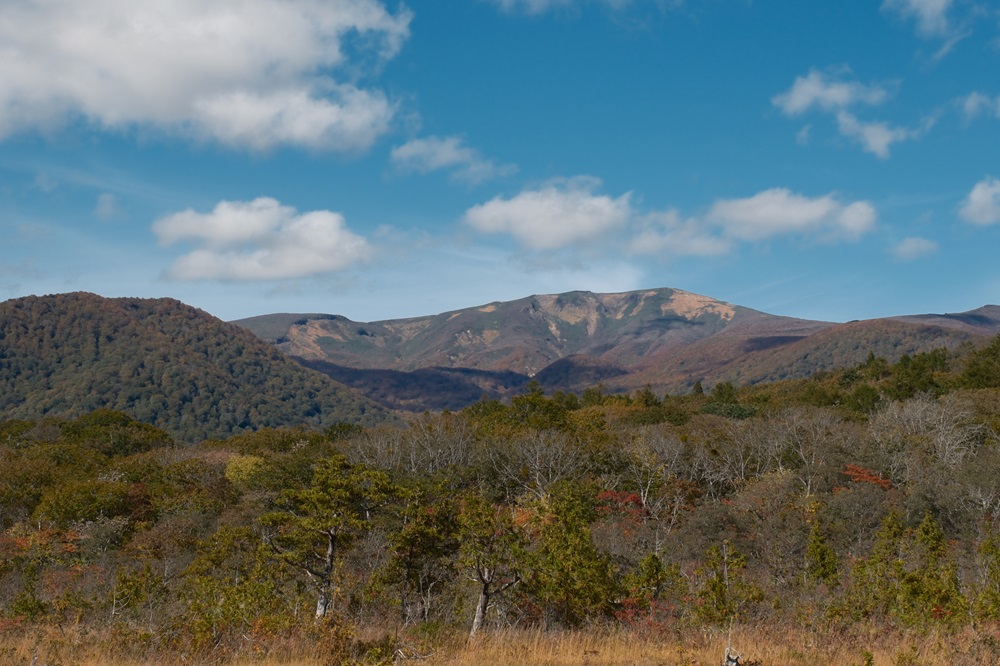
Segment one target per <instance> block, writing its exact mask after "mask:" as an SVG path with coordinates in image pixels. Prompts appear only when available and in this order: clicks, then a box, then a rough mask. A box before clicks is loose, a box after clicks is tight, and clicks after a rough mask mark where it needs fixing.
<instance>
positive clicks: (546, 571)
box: [529, 484, 616, 626]
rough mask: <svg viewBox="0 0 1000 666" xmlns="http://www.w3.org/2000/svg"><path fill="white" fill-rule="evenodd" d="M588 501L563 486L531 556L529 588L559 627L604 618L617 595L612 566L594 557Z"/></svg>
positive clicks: (555, 496)
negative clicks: (593, 617) (599, 615)
mask: <svg viewBox="0 0 1000 666" xmlns="http://www.w3.org/2000/svg"><path fill="white" fill-rule="evenodd" d="M593 514H594V507H593V504H592V500H591V498H589V497H587V496H586V493H585V492H581V491H580V490H578V489H576V488H571V487H568V486H567V485H565V484H564V485H562V486H561V487H559V488H558V489H557V492H554V493H553V495H552V498H551V511H550V512H549V513H548V515H544V516H542V526H541V534H540V538H539V546H538V549H537V550H536V551H534V552H533V553H532V558H531V560H532V571H531V576H530V580H529V587H530V589H531V592H532V593H533V594H534V596H535V598H536V599H537V600H538V601H539V602H540V603H541V605H542V607H543V609H544V611H545V612H546V615H547V616H548V617H550V618H552V619H554V620H555V621H556V622H558V623H559V624H562V625H565V626H577V625H579V624H581V623H582V622H583V621H584V620H585V619H587V618H589V617H591V616H593V615H596V614H601V613H605V612H608V611H609V610H610V607H611V601H612V599H613V598H614V597H615V592H616V576H615V575H614V571H613V568H612V564H611V561H610V560H609V558H607V557H606V556H604V555H602V554H601V553H599V552H598V550H597V547H596V546H595V545H594V541H593V538H592V536H591V531H590V523H591V521H592V519H593V517H594V516H593Z"/></svg>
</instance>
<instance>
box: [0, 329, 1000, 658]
mask: <svg viewBox="0 0 1000 666" xmlns="http://www.w3.org/2000/svg"><path fill="white" fill-rule="evenodd" d="M998 415H1000V338H997V339H996V340H994V341H993V343H992V344H991V345H989V346H987V347H984V348H982V349H979V350H977V351H968V352H964V353H963V354H961V355H956V354H954V353H950V352H947V351H944V350H941V351H936V352H932V353H927V354H919V355H915V356H912V357H911V356H905V357H903V359H902V360H900V361H899V362H898V363H895V364H890V363H888V362H886V361H885V360H884V359H881V358H878V357H876V356H874V355H872V356H870V357H869V358H868V359H867V360H866V361H865V362H863V363H861V364H859V365H857V366H854V367H851V368H847V369H844V370H840V371H836V372H825V373H820V374H817V375H815V376H813V377H811V378H809V379H803V380H794V381H782V382H776V383H771V384H766V385H760V386H757V387H754V388H751V389H747V388H742V389H741V388H737V387H735V386H734V385H732V384H728V383H720V384H717V385H715V386H712V387H705V388H702V387H701V386H698V387H696V390H695V391H694V392H693V393H691V394H689V395H684V396H669V395H662V394H656V393H654V392H653V391H650V390H640V391H636V392H634V393H632V394H630V395H609V394H607V393H605V392H604V391H603V390H602V389H601V388H600V387H592V388H591V389H588V390H587V391H585V392H583V393H582V394H580V395H576V394H568V393H558V394H553V395H546V394H544V393H543V392H542V391H541V389H540V387H539V386H538V385H529V386H528V387H526V388H525V390H524V392H523V393H521V394H520V395H518V396H516V397H514V398H513V399H511V400H509V401H505V402H501V401H493V400H483V401H480V402H478V403H476V404H475V405H473V406H472V407H470V408H468V409H465V410H463V411H461V412H457V413H447V412H446V413H442V414H437V415H434V414H425V415H423V416H421V417H417V418H414V419H413V420H412V421H411V422H410V423H409V424H407V425H405V426H402V427H397V426H389V425H380V426H374V427H362V426H357V425H350V424H336V425H333V426H331V427H328V428H326V429H325V430H320V429H316V428H282V429H263V430H260V431H258V432H255V433H248V434H244V435H239V436H236V437H230V438H227V439H217V440H210V441H205V442H202V443H200V444H198V445H194V446H191V445H186V446H181V445H178V444H176V443H175V442H174V441H173V440H171V438H170V437H169V436H168V435H167V434H166V433H164V432H163V431H160V430H158V429H156V428H153V427H151V426H148V425H144V424H141V423H138V422H136V421H134V420H132V419H131V418H129V417H127V416H124V415H122V414H118V413H115V412H110V411H98V412H94V413H90V414H86V415H84V416H81V417H79V418H76V419H73V420H54V419H30V420H22V421H7V422H4V423H2V424H0V465H2V469H3V470H4V474H3V477H2V479H0V530H2V536H0V557H2V559H0V622H3V623H4V624H3V625H2V626H4V627H5V632H6V633H5V634H4V635H5V636H6V637H7V639H6V640H7V643H6V644H4V645H0V650H4V649H5V650H7V652H6V654H8V655H11V656H16V657H18V658H21V657H23V659H22V661H23V662H25V663H27V661H28V660H29V659H30V657H31V650H32V649H34V655H35V657H36V658H37V657H38V655H42V658H47V659H49V662H48V663H55V661H56V660H58V659H60V658H61V659H63V660H66V659H67V658H68V655H69V654H73V655H75V656H76V658H77V659H82V655H84V654H93V655H98V657H94V659H95V660H97V661H95V663H101V662H100V661H99V655H105V658H106V655H109V654H113V655H118V656H119V657H121V658H124V657H128V658H131V659H136V660H141V661H144V662H146V663H165V662H166V661H168V660H174V662H175V663H181V661H182V659H181V657H180V656H179V655H183V661H184V662H186V663H191V662H199V661H200V662H203V663H220V662H225V661H226V660H229V659H235V658H243V659H265V656H266V655H278V654H284V655H295V657H296V659H299V660H302V661H298V662H295V663H309V664H387V663H393V662H395V661H398V660H402V659H404V658H406V659H409V658H414V657H417V656H421V657H422V658H425V661H427V663H475V661H471V662H453V661H449V659H450V657H448V655H449V654H454V653H457V652H460V651H463V650H471V651H472V653H473V654H475V650H482V649H486V648H484V647H483V646H485V645H489V644H491V643H489V641H491V640H493V637H498V638H497V640H500V641H501V642H507V643H514V644H516V646H520V647H516V649H513V648H512V652H511V653H510V655H509V656H508V657H506V658H505V659H504V660H497V659H495V658H491V661H493V662H494V663H498V664H499V663H511V664H513V663H521V664H523V663H580V659H581V655H582V654H583V648H579V647H574V646H579V645H587V646H589V647H587V648H586V649H587V650H588V654H591V655H592V658H591V659H589V660H587V661H588V663H616V664H617V663H622V664H625V663H628V664H635V663H685V664H695V663H699V664H710V663H711V664H715V663H719V662H720V661H721V646H725V645H726V642H725V641H726V640H727V638H726V637H727V636H728V637H729V639H728V640H730V641H734V644H735V647H736V648H738V649H741V651H743V652H744V653H745V654H746V655H747V658H748V659H756V660H757V661H756V662H755V663H768V664H772V663H773V664H812V663H817V660H818V659H819V660H825V663H842V664H860V663H867V664H878V665H883V664H884V665H886V666H888V665H889V664H957V663H961V664H992V663H994V661H993V660H994V659H995V655H996V646H997V645H998V644H1000V642H998V641H1000V531H998V528H1000V448H998V447H1000V437H998V431H1000V416H998ZM577 630H584V631H583V632H582V633H573V632H574V631H577ZM529 631H530V632H535V633H532V634H530V635H532V636H535V637H536V638H534V639H531V640H533V641H534V643H518V642H517V641H519V640H521V639H519V638H518V636H526V635H528V634H518V633H516V632H529ZM470 634H475V635H477V636H478V637H480V638H481V639H482V640H484V641H487V642H486V643H481V642H472V643H468V644H467V645H466V643H465V638H466V637H468V636H469V635H470ZM549 636H558V637H561V638H559V639H558V640H559V641H561V644H562V645H563V646H564V647H563V648H560V649H563V650H569V652H568V653H566V655H565V659H564V660H563V661H556V660H555V657H554V656H552V655H546V654H541V653H532V652H530V650H534V649H542V648H540V647H538V646H539V645H542V643H543V641H545V640H548V639H547V638H546V637H549ZM602 636H603V637H604V638H603V639H602V638H600V637H602ZM623 636H624V637H626V638H623ZM18 637H22V638H18ZM44 637H49V638H44ZM628 637H631V638H628ZM477 640H478V639H477ZM553 640H555V639H553ZM602 640H603V641H605V642H603V643H602V642H601V641H602ZM19 641H20V642H19ZM32 641H34V643H32ZM574 641H576V642H574ZM588 641H589V642H588ZM615 641H618V642H617V643H615ZM741 643H742V645H741ZM32 645H33V646H34V647H33V648H32V647H31V646H32ZM530 645H534V646H535V647H534V648H531V647H530ZM609 645H628V646H629V647H627V648H621V649H623V650H624V652H622V654H624V655H627V656H626V657H623V658H624V659H627V660H626V661H622V660H621V659H619V657H618V656H616V653H615V651H614V650H612V649H610V648H609V647H608V646H609ZM477 646H479V647H477ZM566 646H568V647H566ZM667 646H672V647H669V648H668V647H667ZM713 646H714V647H713ZM768 646H770V647H768ZM709 648H712V649H715V650H716V652H715V653H714V654H715V657H713V658H708V657H705V656H701V657H697V658H696V657H695V656H693V655H698V654H700V655H705V654H711V653H708V652H706V650H708V649H709ZM748 648H749V649H750V651H749V652H748ZM553 649H555V648H553ZM765 649H766V650H771V651H770V652H768V653H767V655H769V656H767V658H766V660H765V659H762V657H764V656H765V655H764V653H763V651H764V650H765ZM60 650H62V651H60ZM87 650H90V652H87ZM574 650H578V651H577V652H573V651H574ZM753 650H757V651H758V652H757V653H756V654H755V653H754V652H753ZM60 655H61V657H60ZM653 655H659V656H656V657H655V658H654V656H653ZM267 658H270V657H269V656H268V657H267ZM289 658H290V657H289ZM483 658H484V657H483V656H482V653H480V655H479V657H477V658H476V659H478V660H479V662H480V663H482V660H483ZM275 659H277V657H275ZM15 663H16V662H15ZM39 663H41V662H39ZM64 663H66V662H65V661H64ZM267 663H288V662H281V661H268V662H267ZM744 663H751V662H750V661H744Z"/></svg>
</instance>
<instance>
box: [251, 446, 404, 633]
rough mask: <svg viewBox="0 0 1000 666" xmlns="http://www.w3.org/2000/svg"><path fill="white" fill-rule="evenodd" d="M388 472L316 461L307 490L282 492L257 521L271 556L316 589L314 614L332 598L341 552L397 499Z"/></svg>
mask: <svg viewBox="0 0 1000 666" xmlns="http://www.w3.org/2000/svg"><path fill="white" fill-rule="evenodd" d="M399 494H400V489H399V488H398V487H396V486H395V485H394V484H393V483H392V482H391V481H390V480H389V477H388V475H386V474H385V473H384V472H381V471H379V470H375V469H371V468H369V467H367V466H365V465H360V464H358V465H352V464H351V463H349V462H348V461H347V458H346V457H344V456H342V455H339V454H337V455H334V456H331V457H330V458H328V459H326V460H324V461H322V462H320V463H319V464H317V465H316V468H315V470H314V472H313V478H312V483H311V484H310V485H309V487H308V488H302V489H292V490H286V491H284V492H282V493H281V495H279V497H278V500H277V510H276V511H273V512H271V513H268V514H265V515H264V516H262V517H261V519H260V522H261V524H262V525H264V526H265V527H267V528H269V531H268V533H267V534H266V535H265V540H266V542H267V543H268V545H269V546H270V547H271V549H272V551H273V553H274V555H275V557H277V558H278V559H279V560H280V561H282V562H284V563H285V564H287V565H289V566H291V567H293V568H295V569H298V570H300V571H302V572H303V573H305V574H306V576H307V578H308V579H309V582H310V583H311V584H312V586H313V588H314V590H315V592H316V596H317V599H316V618H317V619H319V618H322V617H324V616H325V615H326V614H327V612H328V611H329V609H330V605H331V602H332V600H333V591H334V590H333V584H334V582H335V578H336V575H337V572H338V567H339V564H340V561H341V559H342V557H343V555H344V552H345V551H346V550H347V549H348V548H350V546H351V544H352V543H353V542H354V541H356V540H357V539H358V537H360V536H361V535H362V534H364V533H365V532H366V531H368V530H369V529H370V527H371V519H372V516H373V514H374V513H375V512H376V511H377V510H379V509H381V508H382V507H384V506H386V505H387V504H389V503H390V502H391V501H392V500H393V499H395V498H396V497H398V496H399Z"/></svg>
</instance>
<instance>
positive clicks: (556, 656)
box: [0, 627, 1000, 666]
mask: <svg viewBox="0 0 1000 666" xmlns="http://www.w3.org/2000/svg"><path fill="white" fill-rule="evenodd" d="M382 636H384V634H382ZM357 638H358V639H362V638H364V637H362V636H358V637H357ZM110 641H111V639H110V638H109V637H108V636H97V635H91V634H87V633H85V632H79V631H77V630H74V629H60V628H58V627H44V628H40V629H37V630H34V631H26V630H24V629H19V630H17V631H4V633H3V634H2V635H0V664H3V665H4V666H8V665H9V666H20V665H22V664H23V665H24V666H152V665H154V664H155V665H157V666H160V665H162V666H175V665H177V666H181V665H185V666H186V665H188V664H204V665H206V666H208V665H213V666H251V665H253V666H346V665H347V664H399V663H411V664H428V665H441V666H481V665H484V664H485V665H488V666H525V665H529V664H531V665H534V664H537V665H539V666H580V665H590V666H598V665H601V666H603V665H607V666H715V665H718V664H721V663H722V661H723V656H724V654H725V650H726V647H727V644H728V641H729V638H728V635H727V634H726V633H725V632H703V631H692V632H690V633H688V634H686V635H676V634H675V635H656V634H655V633H654V632H623V631H603V630H600V629H595V630H593V631H587V630H578V631H565V632H560V631H548V632H542V631H535V630H518V631H504V632H496V633H492V634H489V635H483V636H481V637H479V638H477V639H476V640H475V641H472V642H469V641H467V640H464V638H461V637H458V636H451V637H445V638H441V639H438V641H436V645H435V646H434V647H428V646H427V645H422V646H421V645H414V644H408V643H407V642H406V640H405V639H403V640H400V641H398V642H397V643H396V644H395V645H392V644H391V641H381V642H380V641H378V640H375V634H374V633H373V634H372V639H371V640H369V641H367V642H364V641H362V644H363V645H368V646H372V645H380V646H381V647H380V648H371V647H369V649H367V650H366V651H361V652H359V651H358V650H357V649H355V650H354V652H353V654H350V655H346V656H345V651H344V650H337V649H331V648H330V647H329V646H326V645H325V644H324V642H323V641H318V642H316V641H305V640H303V639H298V640H294V641H275V642H273V643H272V644H271V645H269V646H268V648H267V649H263V648H261V647H259V646H258V647H257V648H256V649H254V648H253V647H252V646H249V647H245V648H244V649H243V650H241V651H240V652H239V653H238V654H231V653H230V654H227V653H225V652H224V651H219V650H211V649H209V650H206V651H204V652H202V653H199V654H184V653H180V652H176V653H174V652H170V651H163V650H153V649H151V648H149V649H145V650H143V649H142V648H141V646H138V645H136V644H132V645H121V646H118V647H116V648H115V647H109V645H110ZM732 641H733V647H734V649H735V651H736V652H738V653H740V654H741V655H742V656H743V660H742V663H743V664H747V665H751V664H759V665H761V666H763V665H767V666H800V665H801V666H805V665H817V664H823V665H827V664H835V665H837V666H853V665H857V666H869V665H870V666H946V665H947V666H977V665H980V664H982V665H984V666H985V665H987V664H989V665H993V664H996V663H997V661H998V659H1000V630H998V628H997V627H989V628H981V629H979V630H977V631H973V630H971V629H970V630H966V631H964V632H961V633H958V634H948V635H943V634H935V633H928V634H900V633H897V632H893V631H888V630H887V631H881V630H876V629H874V628H872V629H869V630H857V631H854V632H850V633H844V634H838V635H830V634H826V635H820V634H814V633H809V632H803V631H797V630H793V631H789V630H777V629H769V628H758V629H743V630H739V631H735V632H734V633H733V637H732ZM356 645H357V644H355V647H356ZM386 646H390V647H386ZM396 646H399V647H398V649H394V648H396ZM365 652H366V654H365ZM138 653H144V654H141V655H139V656H136V655H137V654H138ZM130 654H131V656H130Z"/></svg>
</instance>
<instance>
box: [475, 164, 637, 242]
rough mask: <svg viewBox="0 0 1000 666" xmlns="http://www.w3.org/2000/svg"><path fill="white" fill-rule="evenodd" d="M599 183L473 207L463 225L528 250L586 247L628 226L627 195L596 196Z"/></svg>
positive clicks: (585, 181) (576, 181)
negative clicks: (511, 240)
mask: <svg viewBox="0 0 1000 666" xmlns="http://www.w3.org/2000/svg"><path fill="white" fill-rule="evenodd" d="M599 185H600V181H598V180H596V179H594V178H586V177H579V178H572V179H568V180H560V181H555V182H552V183H550V184H548V185H546V186H545V187H542V188H540V189H535V190H528V191H525V192H521V193H520V194H518V195H516V196H514V197H512V198H510V199H504V198H502V197H496V198H494V199H491V200H490V201H487V202H486V203H484V204H480V205H478V206H473V207H472V208H470V209H469V210H468V211H466V213H465V218H464V220H465V223H466V224H468V225H469V226H471V227H473V228H474V229H477V230H478V231H482V232H484V233H493V234H498V233H503V234H510V235H511V236H513V237H514V238H516V239H517V240H518V242H520V243H521V244H522V245H524V246H525V247H527V248H529V249H531V250H556V249H559V248H563V247H567V246H571V245H576V244H579V243H582V242H585V241H592V240H594V239H597V238H599V237H600V236H603V235H604V234H606V233H607V232H609V231H611V230H613V229H618V228H621V227H623V226H625V224H626V223H627V222H628V221H629V219H630V218H631V216H632V207H631V204H630V202H629V199H630V196H631V195H630V194H624V195H622V196H620V197H618V198H617V199H612V198H611V197H609V196H606V195H597V194H595V193H594V190H596V189H597V187H598V186H599Z"/></svg>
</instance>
